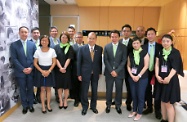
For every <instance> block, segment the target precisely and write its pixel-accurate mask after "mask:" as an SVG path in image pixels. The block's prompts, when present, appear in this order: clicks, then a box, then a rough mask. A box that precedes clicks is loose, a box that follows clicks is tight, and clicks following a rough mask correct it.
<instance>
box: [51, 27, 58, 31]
mask: <svg viewBox="0 0 187 122" xmlns="http://www.w3.org/2000/svg"><path fill="white" fill-rule="evenodd" d="M52 29H56V30H57V31H58V28H57V27H56V26H52V27H50V31H51V30H52Z"/></svg>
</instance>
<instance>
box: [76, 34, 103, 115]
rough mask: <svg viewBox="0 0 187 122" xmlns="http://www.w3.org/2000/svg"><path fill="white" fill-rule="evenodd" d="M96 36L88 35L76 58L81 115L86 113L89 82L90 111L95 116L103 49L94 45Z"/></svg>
mask: <svg viewBox="0 0 187 122" xmlns="http://www.w3.org/2000/svg"><path fill="white" fill-rule="evenodd" d="M96 40H97V35H96V34H95V33H94V32H90V33H89V34H88V44H86V45H84V46H82V47H80V49H79V52H78V56H77V75H78V79H79V81H82V86H81V104H82V108H83V109H82V115H85V114H86V113H87V109H88V106H89V102H88V89H89V85H90V82H91V92H92V96H91V103H90V109H91V110H92V111H93V112H94V113H95V114H97V113H98V110H97V108H96V106H97V88H98V80H99V76H100V74H101V73H102V51H103V48H102V47H100V46H98V45H96Z"/></svg>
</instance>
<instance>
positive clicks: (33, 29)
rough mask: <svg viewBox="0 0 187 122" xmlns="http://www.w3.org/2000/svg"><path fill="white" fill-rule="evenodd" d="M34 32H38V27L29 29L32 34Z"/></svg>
mask: <svg viewBox="0 0 187 122" xmlns="http://www.w3.org/2000/svg"><path fill="white" fill-rule="evenodd" d="M35 30H38V31H40V30H39V28H38V27H34V28H32V29H31V33H32V32H33V31H35Z"/></svg>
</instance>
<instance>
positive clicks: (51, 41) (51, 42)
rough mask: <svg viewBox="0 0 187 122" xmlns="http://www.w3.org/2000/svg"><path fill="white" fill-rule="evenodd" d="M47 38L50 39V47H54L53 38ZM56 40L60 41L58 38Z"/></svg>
mask: <svg viewBox="0 0 187 122" xmlns="http://www.w3.org/2000/svg"><path fill="white" fill-rule="evenodd" d="M49 40H50V47H51V48H54V47H55V44H54V41H53V38H52V37H49ZM57 42H58V43H60V40H59V39H58V38H57Z"/></svg>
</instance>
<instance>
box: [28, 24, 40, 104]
mask: <svg viewBox="0 0 187 122" xmlns="http://www.w3.org/2000/svg"><path fill="white" fill-rule="evenodd" d="M31 37H32V38H31V40H30V41H32V42H34V43H35V45H36V48H40V47H39V44H40V39H39V37H40V30H39V28H38V27H34V28H32V29H31ZM40 91H41V90H40V87H37V91H36V95H35V93H34V92H33V96H34V102H33V103H34V104H37V102H39V103H41V101H40Z"/></svg>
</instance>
